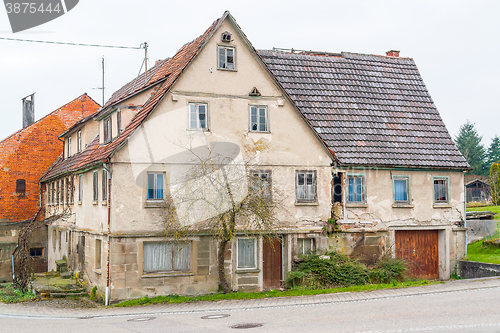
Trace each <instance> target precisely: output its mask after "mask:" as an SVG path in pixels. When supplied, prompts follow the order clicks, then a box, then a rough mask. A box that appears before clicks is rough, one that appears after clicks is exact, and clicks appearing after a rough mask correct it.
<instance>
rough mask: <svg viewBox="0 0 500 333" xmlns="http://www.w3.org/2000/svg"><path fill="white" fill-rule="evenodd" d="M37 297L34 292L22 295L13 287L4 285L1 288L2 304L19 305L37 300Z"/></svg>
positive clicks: (0, 297) (0, 299)
mask: <svg viewBox="0 0 500 333" xmlns="http://www.w3.org/2000/svg"><path fill="white" fill-rule="evenodd" d="M35 298H36V296H35V294H33V293H32V292H26V293H22V292H21V291H19V290H18V289H15V288H14V287H12V285H10V284H9V285H4V286H1V287H0V302H2V303H19V302H26V301H31V300H33V299H35Z"/></svg>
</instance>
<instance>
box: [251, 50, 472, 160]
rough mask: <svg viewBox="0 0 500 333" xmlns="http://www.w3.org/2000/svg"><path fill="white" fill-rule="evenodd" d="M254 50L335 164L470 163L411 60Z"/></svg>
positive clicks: (343, 54)
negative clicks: (314, 132) (451, 135)
mask: <svg viewBox="0 0 500 333" xmlns="http://www.w3.org/2000/svg"><path fill="white" fill-rule="evenodd" d="M258 54H259V56H260V57H261V59H262V60H263V61H264V63H265V64H266V66H267V67H268V68H269V70H270V71H271V73H273V74H274V76H275V77H276V79H277V80H278V82H279V83H280V84H281V86H282V87H283V88H284V90H285V92H286V93H287V94H288V95H289V97H290V98H291V100H292V101H293V102H294V103H295V105H296V106H297V108H298V109H299V110H300V112H301V113H302V114H303V115H304V117H305V118H306V120H307V121H308V122H309V123H310V125H311V126H312V127H313V128H314V130H315V131H316V133H317V134H318V136H319V137H320V139H321V140H323V142H324V143H325V144H326V145H327V147H328V148H329V149H330V150H331V151H332V152H333V153H334V154H335V156H336V158H337V159H338V161H339V162H340V164H342V165H346V166H349V165H351V166H359V165H367V166H369V165H375V166H389V167H410V168H413V167H416V168H446V169H466V168H468V164H467V162H466V161H465V159H464V157H463V156H462V155H461V153H460V152H459V151H458V149H457V148H456V146H455V145H454V143H453V141H452V139H451V137H450V134H449V133H448V131H447V129H446V127H445V125H444V123H443V120H442V119H441V117H440V115H439V112H438V110H437V109H436V106H435V105H434V102H433V101H432V99H431V97H430V95H429V92H428V91H427V88H426V86H425V84H424V82H423V80H422V78H421V76H420V73H419V71H418V69H417V66H416V65H415V62H414V61H413V59H409V58H395V57H385V56H375V55H363V54H354V53H344V52H343V53H341V54H337V55H328V54H322V55H316V54H308V53H285V52H278V51H258Z"/></svg>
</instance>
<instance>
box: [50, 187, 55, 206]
mask: <svg viewBox="0 0 500 333" xmlns="http://www.w3.org/2000/svg"><path fill="white" fill-rule="evenodd" d="M54 193H55V188H54V182H52V183H50V193H49V195H50V203H51V204H53V203H55V201H54Z"/></svg>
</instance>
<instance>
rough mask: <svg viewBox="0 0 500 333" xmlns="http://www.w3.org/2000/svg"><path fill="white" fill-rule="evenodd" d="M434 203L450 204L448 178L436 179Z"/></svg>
mask: <svg viewBox="0 0 500 333" xmlns="http://www.w3.org/2000/svg"><path fill="white" fill-rule="evenodd" d="M434 203H437V204H442V203H448V178H442V177H436V178H434Z"/></svg>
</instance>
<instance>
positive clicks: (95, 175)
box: [93, 170, 99, 201]
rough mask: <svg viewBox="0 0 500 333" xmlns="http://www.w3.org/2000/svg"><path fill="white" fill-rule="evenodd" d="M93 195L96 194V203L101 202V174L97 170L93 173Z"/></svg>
mask: <svg viewBox="0 0 500 333" xmlns="http://www.w3.org/2000/svg"><path fill="white" fill-rule="evenodd" d="M93 180H94V181H93V193H94V196H93V198H94V201H98V200H99V174H98V172H97V170H94V172H93Z"/></svg>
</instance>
